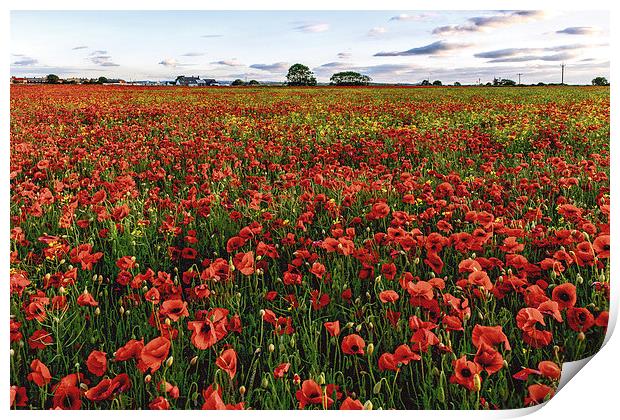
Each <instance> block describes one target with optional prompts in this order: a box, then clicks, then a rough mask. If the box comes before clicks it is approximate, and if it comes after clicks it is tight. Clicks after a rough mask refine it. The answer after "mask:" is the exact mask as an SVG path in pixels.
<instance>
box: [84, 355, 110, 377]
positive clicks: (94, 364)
mask: <svg viewBox="0 0 620 420" xmlns="http://www.w3.org/2000/svg"><path fill="white" fill-rule="evenodd" d="M107 365H108V361H107V359H106V354H105V353H104V352H102V351H98V350H93V351H92V352H91V353H90V355H89V356H88V359H86V367H87V368H88V371H89V372H90V373H92V374H93V375H97V376H101V375H103V374H104V373H105V371H106V369H107Z"/></svg>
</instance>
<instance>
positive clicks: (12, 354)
mask: <svg viewBox="0 0 620 420" xmlns="http://www.w3.org/2000/svg"><path fill="white" fill-rule="evenodd" d="M13 356H15V350H13V349H11V357H13Z"/></svg>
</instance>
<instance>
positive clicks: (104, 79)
mask: <svg viewBox="0 0 620 420" xmlns="http://www.w3.org/2000/svg"><path fill="white" fill-rule="evenodd" d="M97 83H99V84H100V85H101V84H103V83H108V78H107V77H104V76H101V77H100V78H98V79H97Z"/></svg>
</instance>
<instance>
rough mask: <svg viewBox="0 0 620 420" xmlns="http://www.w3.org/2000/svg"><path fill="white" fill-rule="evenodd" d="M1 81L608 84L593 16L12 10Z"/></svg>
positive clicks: (606, 53)
mask: <svg viewBox="0 0 620 420" xmlns="http://www.w3.org/2000/svg"><path fill="white" fill-rule="evenodd" d="M11 53H12V55H11V74H12V75H16V76H30V75H46V74H49V73H55V74H58V75H60V76H63V77H71V76H86V77H99V76H106V77H112V78H116V77H120V78H124V79H127V80H143V79H150V80H169V79H174V78H175V77H176V76H177V75H180V74H184V75H199V76H201V77H203V78H215V79H218V80H231V79H235V78H246V77H247V78H248V80H249V79H257V80H265V81H266V80H271V81H282V80H284V77H285V75H286V71H287V69H288V67H289V66H290V65H291V64H294V63H297V62H301V63H304V64H306V65H308V66H309V67H310V68H311V69H312V70H313V71H314V72H315V74H316V75H317V77H318V79H319V80H320V81H328V80H329V77H330V76H331V74H333V73H334V72H337V71H344V70H356V71H360V72H362V73H365V74H368V75H369V76H371V77H372V78H373V80H375V81H377V82H412V83H416V82H419V81H421V80H423V79H428V78H430V79H432V80H435V79H440V80H442V81H443V82H444V83H453V82H455V81H460V82H462V83H474V82H477V81H478V78H480V79H481V80H482V81H483V82H484V81H489V80H492V79H493V77H502V78H510V79H514V80H516V79H517V73H523V75H522V76H521V78H522V79H521V80H522V82H524V83H534V82H539V81H543V82H559V77H560V64H561V63H563V62H564V63H566V75H565V81H566V82H568V83H589V82H590V80H591V79H592V78H593V77H595V76H598V75H603V76H606V77H609V58H610V48H609V14H608V12H600V11H591V12H588V11H586V12H584V11H566V12H561V11H554V12H540V11H514V10H513V11H454V12H452V11H308V12H305V11H276V12H274V11H254V12H250V11H247V12H244V11H118V12H115V11H103V12H97V11H83V12H71V11H45V12H43V11H14V12H12V13H11Z"/></svg>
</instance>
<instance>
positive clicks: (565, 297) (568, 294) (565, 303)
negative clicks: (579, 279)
mask: <svg viewBox="0 0 620 420" xmlns="http://www.w3.org/2000/svg"><path fill="white" fill-rule="evenodd" d="M551 299H552V300H553V301H554V302H557V304H558V306H559V307H560V309H566V308H572V307H573V306H575V303H577V288H576V287H575V285H574V284H572V283H564V284H560V285H559V286H555V287H554V288H553V291H552V292H551Z"/></svg>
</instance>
